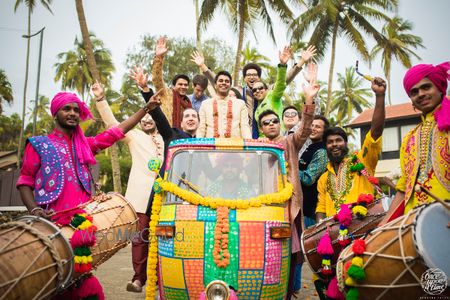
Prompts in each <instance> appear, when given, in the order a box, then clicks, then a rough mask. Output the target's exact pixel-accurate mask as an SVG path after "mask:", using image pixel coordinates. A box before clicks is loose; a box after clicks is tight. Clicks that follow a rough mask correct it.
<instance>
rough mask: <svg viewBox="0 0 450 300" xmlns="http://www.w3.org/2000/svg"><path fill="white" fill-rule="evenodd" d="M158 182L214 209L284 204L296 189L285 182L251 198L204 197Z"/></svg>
mask: <svg viewBox="0 0 450 300" xmlns="http://www.w3.org/2000/svg"><path fill="white" fill-rule="evenodd" d="M156 182H158V184H159V186H160V187H161V189H162V190H164V191H165V192H168V193H171V194H173V195H175V196H177V197H178V198H180V199H182V200H183V201H187V202H189V203H191V204H194V205H202V206H208V207H210V208H214V209H216V208H218V207H219V206H226V207H228V208H229V209H247V208H249V207H260V206H261V205H269V204H283V203H284V202H286V201H287V200H289V199H290V198H291V196H292V192H293V189H294V188H293V186H292V184H291V183H289V182H285V186H284V188H283V189H282V190H280V191H279V192H276V193H271V194H264V195H259V196H257V197H253V198H250V199H224V198H213V197H203V196H202V195H199V194H197V193H194V192H191V191H187V190H184V189H182V188H181V187H179V186H177V185H176V184H174V183H172V182H168V181H165V180H161V179H157V180H156Z"/></svg>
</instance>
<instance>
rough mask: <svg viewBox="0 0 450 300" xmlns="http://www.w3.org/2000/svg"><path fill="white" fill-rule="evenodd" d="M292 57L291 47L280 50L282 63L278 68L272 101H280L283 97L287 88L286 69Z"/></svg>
mask: <svg viewBox="0 0 450 300" xmlns="http://www.w3.org/2000/svg"><path fill="white" fill-rule="evenodd" d="M291 57H292V52H291V49H290V48H289V47H284V49H283V51H280V52H279V59H280V63H279V64H278V69H277V80H276V81H275V86H274V87H273V91H272V93H273V94H272V95H273V96H272V101H274V102H280V101H281V97H283V93H284V90H285V89H286V69H287V65H286V64H287V62H288V61H289V59H290V58H291Z"/></svg>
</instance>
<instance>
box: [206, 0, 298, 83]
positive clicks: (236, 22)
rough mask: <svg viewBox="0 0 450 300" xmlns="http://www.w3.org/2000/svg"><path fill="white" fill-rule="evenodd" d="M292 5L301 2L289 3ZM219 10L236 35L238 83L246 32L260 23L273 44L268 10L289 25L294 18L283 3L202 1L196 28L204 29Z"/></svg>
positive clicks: (234, 0)
mask: <svg viewBox="0 0 450 300" xmlns="http://www.w3.org/2000/svg"><path fill="white" fill-rule="evenodd" d="M291 2H292V3H294V4H299V3H302V1H299V0H297V1H291ZM219 8H221V9H222V10H224V11H225V15H227V17H228V21H229V23H230V25H231V28H232V30H233V31H234V32H235V33H237V34H238V44H237V49H236V59H235V66H234V72H233V78H234V82H238V79H239V69H240V66H241V65H240V64H241V52H242V47H243V44H244V36H245V34H246V32H248V31H253V33H254V28H255V23H257V22H259V21H262V22H263V24H264V25H265V27H266V29H267V32H268V34H269V36H270V38H271V39H272V40H273V42H274V43H275V34H274V31H273V25H272V18H271V16H270V14H269V8H270V9H271V10H273V11H275V12H276V14H277V15H278V17H279V18H280V20H281V21H282V22H283V23H285V24H289V23H290V22H292V20H293V18H294V16H293V13H292V11H291V9H290V8H289V7H288V6H287V5H286V3H285V1H267V0H219V1H218V0H204V1H203V3H202V6H201V13H200V18H199V24H198V26H200V27H202V28H203V29H206V26H207V25H208V24H209V22H210V21H212V19H213V17H214V14H215V12H216V11H217V10H219Z"/></svg>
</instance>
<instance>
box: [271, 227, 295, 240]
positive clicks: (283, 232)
mask: <svg viewBox="0 0 450 300" xmlns="http://www.w3.org/2000/svg"><path fill="white" fill-rule="evenodd" d="M270 237H271V238H272V239H287V238H290V237H291V227H289V226H275V227H271V228H270Z"/></svg>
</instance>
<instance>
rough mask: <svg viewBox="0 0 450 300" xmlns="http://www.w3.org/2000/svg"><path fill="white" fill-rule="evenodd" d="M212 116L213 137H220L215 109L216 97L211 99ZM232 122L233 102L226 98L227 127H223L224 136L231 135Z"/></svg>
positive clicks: (217, 114)
mask: <svg viewBox="0 0 450 300" xmlns="http://www.w3.org/2000/svg"><path fill="white" fill-rule="evenodd" d="M213 118H214V137H215V138H218V137H220V134H219V111H218V109H217V99H214V101H213ZM232 123H233V102H232V101H231V100H230V99H228V102H227V127H226V129H225V133H224V137H226V138H229V137H231V125H232Z"/></svg>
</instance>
